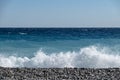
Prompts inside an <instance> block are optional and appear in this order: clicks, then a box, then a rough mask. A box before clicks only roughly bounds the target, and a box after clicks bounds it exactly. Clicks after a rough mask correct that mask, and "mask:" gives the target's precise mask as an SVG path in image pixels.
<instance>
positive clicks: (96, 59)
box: [0, 46, 120, 68]
mask: <svg viewBox="0 0 120 80" xmlns="http://www.w3.org/2000/svg"><path fill="white" fill-rule="evenodd" d="M109 52H110V51H109V49H106V48H101V49H100V47H97V46H88V47H84V48H81V49H80V51H79V52H75V51H73V52H70V51H68V52H60V53H52V54H47V53H45V52H43V51H42V50H39V51H37V53H36V54H35V55H34V56H33V57H32V58H29V57H16V56H3V55H0V66H2V67H35V68H36V67H40V68H50V67H58V68H63V67H79V68H108V67H120V55H115V54H109Z"/></svg>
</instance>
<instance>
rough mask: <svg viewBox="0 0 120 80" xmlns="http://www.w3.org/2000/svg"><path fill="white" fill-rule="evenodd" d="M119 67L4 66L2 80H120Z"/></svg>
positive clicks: (0, 78)
mask: <svg viewBox="0 0 120 80" xmlns="http://www.w3.org/2000/svg"><path fill="white" fill-rule="evenodd" d="M119 75H120V69H119V68H106V69H105V68H104V69H94V68H3V67H0V80H120V76H119Z"/></svg>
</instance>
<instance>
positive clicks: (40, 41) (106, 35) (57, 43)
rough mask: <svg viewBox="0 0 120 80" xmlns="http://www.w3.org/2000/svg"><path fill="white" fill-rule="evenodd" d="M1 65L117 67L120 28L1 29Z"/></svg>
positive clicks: (118, 65)
mask: <svg viewBox="0 0 120 80" xmlns="http://www.w3.org/2000/svg"><path fill="white" fill-rule="evenodd" d="M0 66H3V67H88V68H91V67H93V68H106V67H120V28H0Z"/></svg>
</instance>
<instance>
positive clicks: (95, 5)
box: [0, 0, 120, 27]
mask: <svg viewBox="0 0 120 80" xmlns="http://www.w3.org/2000/svg"><path fill="white" fill-rule="evenodd" d="M119 3H120V1H119V0H1V1H0V27H120V22H119V21H120V11H119V10H120V6H119Z"/></svg>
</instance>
